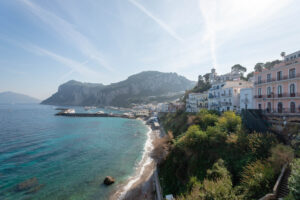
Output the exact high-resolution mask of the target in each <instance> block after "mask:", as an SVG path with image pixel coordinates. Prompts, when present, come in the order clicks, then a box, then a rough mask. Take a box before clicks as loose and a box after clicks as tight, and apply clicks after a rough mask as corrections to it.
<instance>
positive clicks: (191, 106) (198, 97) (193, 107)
mask: <svg viewBox="0 0 300 200" xmlns="http://www.w3.org/2000/svg"><path fill="white" fill-rule="evenodd" d="M185 108H186V112H199V110H200V109H207V108H208V93H207V92H204V93H190V94H189V95H188V98H187V99H186V102H185Z"/></svg>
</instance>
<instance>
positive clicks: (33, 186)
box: [15, 177, 44, 194]
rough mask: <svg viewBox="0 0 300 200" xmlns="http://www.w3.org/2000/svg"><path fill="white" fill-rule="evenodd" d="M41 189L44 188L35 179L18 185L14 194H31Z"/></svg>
mask: <svg viewBox="0 0 300 200" xmlns="http://www.w3.org/2000/svg"><path fill="white" fill-rule="evenodd" d="M42 187H44V185H43V184H39V182H38V179H37V178H36V177H33V178H30V179H27V180H25V181H23V182H21V183H19V184H18V185H17V186H16V188H15V191H16V192H25V194H32V193H36V192H37V191H39V190H40V189H41V188H42Z"/></svg>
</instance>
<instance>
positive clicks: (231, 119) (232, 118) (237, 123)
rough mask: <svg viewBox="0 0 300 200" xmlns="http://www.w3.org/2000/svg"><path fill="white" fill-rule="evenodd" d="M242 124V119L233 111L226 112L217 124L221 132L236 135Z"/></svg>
mask: <svg viewBox="0 0 300 200" xmlns="http://www.w3.org/2000/svg"><path fill="white" fill-rule="evenodd" d="M241 124H242V120H241V117H239V116H237V115H236V114H235V113H234V112H232V111H227V112H224V113H223V115H222V116H221V117H220V118H219V120H218V123H217V125H218V126H220V128H221V130H223V131H226V132H227V133H234V132H236V131H238V130H240V129H241Z"/></svg>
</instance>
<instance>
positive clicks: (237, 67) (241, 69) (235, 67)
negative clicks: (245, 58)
mask: <svg viewBox="0 0 300 200" xmlns="http://www.w3.org/2000/svg"><path fill="white" fill-rule="evenodd" d="M231 70H232V71H237V72H239V73H244V72H246V71H247V68H246V67H243V66H242V65H240V64H235V65H233V66H232V67H231Z"/></svg>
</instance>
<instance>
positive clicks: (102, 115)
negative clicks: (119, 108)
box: [55, 112, 136, 119]
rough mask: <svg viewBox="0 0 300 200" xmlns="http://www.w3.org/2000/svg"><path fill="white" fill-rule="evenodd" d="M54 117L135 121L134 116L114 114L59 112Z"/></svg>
mask: <svg viewBox="0 0 300 200" xmlns="http://www.w3.org/2000/svg"><path fill="white" fill-rule="evenodd" d="M55 115H56V116H65V117H119V118H127V119H136V117H134V116H129V115H124V114H116V113H65V112H59V113H57V114H55Z"/></svg>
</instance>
